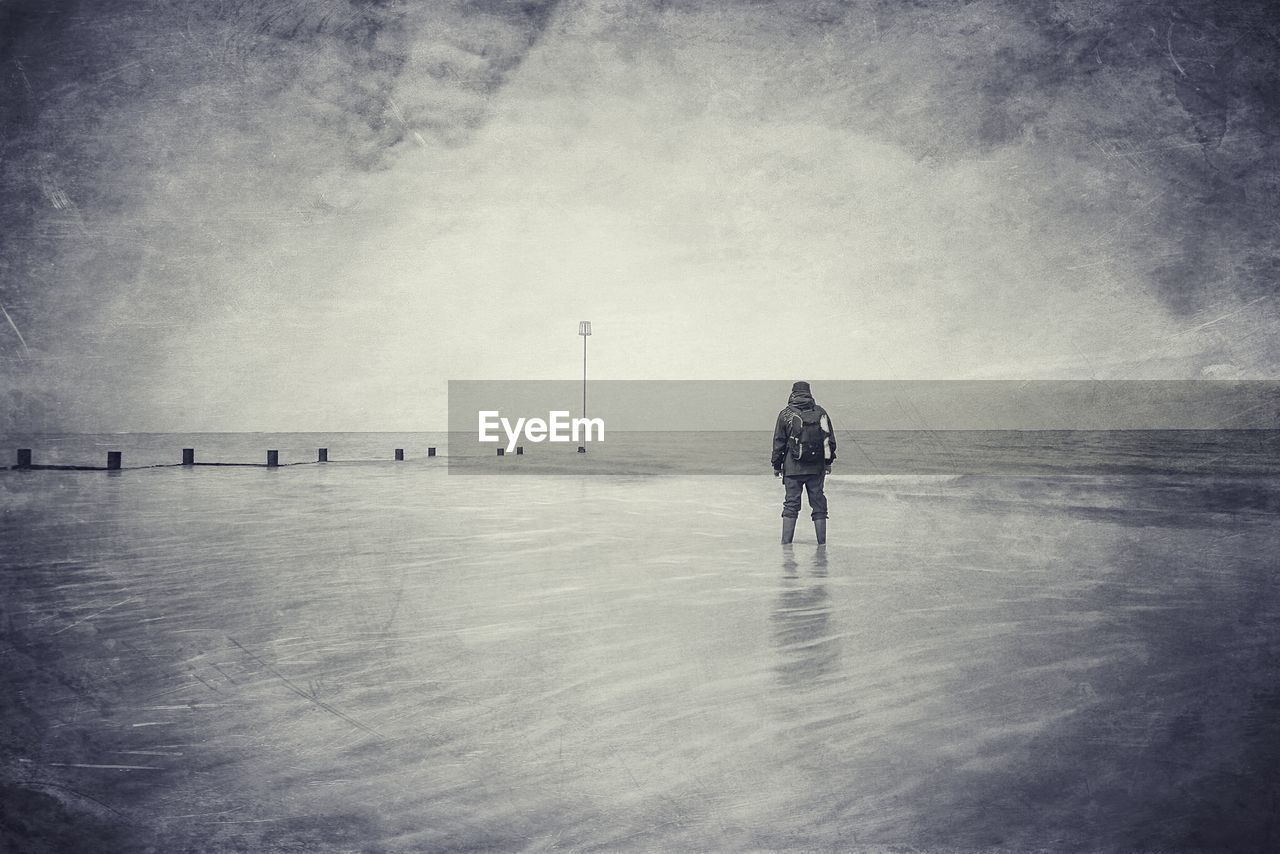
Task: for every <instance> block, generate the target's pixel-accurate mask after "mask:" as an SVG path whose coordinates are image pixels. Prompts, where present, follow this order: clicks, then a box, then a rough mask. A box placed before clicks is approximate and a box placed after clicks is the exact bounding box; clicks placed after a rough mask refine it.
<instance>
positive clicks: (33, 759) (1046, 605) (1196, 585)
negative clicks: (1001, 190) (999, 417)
mask: <svg viewBox="0 0 1280 854" xmlns="http://www.w3.org/2000/svg"><path fill="white" fill-rule="evenodd" d="M450 438H451V437H449V436H447V435H445V434H439V433H344V434H310V433H294V434H264V433H240V434H108V435H75V436H69V435H58V436H54V435H39V436H11V437H7V439H6V441H7V443H8V445H9V447H10V450H8V451H6V453H7V454H8V455H9V456H10V458H11V459H16V458H15V457H14V454H15V452H16V450H17V449H18V448H30V449H31V450H32V453H33V461H34V463H35V464H37V465H68V466H81V465H83V466H101V465H104V464H105V457H106V453H107V452H108V451H119V452H121V454H122V457H123V468H122V470H121V471H118V472H114V471H111V472H108V471H78V470H58V469H42V470H12V469H4V470H0V570H2V571H0V668H3V669H2V671H0V672H3V674H4V676H3V678H4V680H5V684H4V685H2V686H0V696H2V697H3V698H4V702H3V705H0V794H2V795H3V797H2V798H0V810H4V813H3V816H4V817H5V819H6V820H5V822H0V833H2V834H8V835H7V836H0V848H3V847H4V844H5V843H7V844H9V846H10V847H12V848H13V849H14V850H94V851H144V850H148V848H149V849H150V850H153V851H193V852H194V851H199V852H205V851H208V852H223V851H228V852H229V851H237V852H250V851H251V852H284V851H294V852H296V851H308V852H355V851H360V852H388V854H390V852H418V851H548V850H565V851H876V852H887V851H940V852H941V851H946V852H953V851H975V850H980V851H1000V852H1014V851H1018V852H1021V851H1062V852H1067V851H1072V852H1076V851H1096V852H1133V851H1272V850H1275V848H1276V843H1277V840H1280V807H1278V806H1277V805H1278V804H1280V688H1278V687H1277V686H1280V588H1278V586H1277V569H1280V566H1278V563H1277V555H1280V472H1278V471H1277V453H1276V452H1277V447H1278V445H1277V433H1275V432H1271V431H1228V432H1212V431H1172V432H1170V431H1164V432H1142V431H1123V432H1113V433H1087V434H1049V433H1012V432H1009V433H999V434H997V433H992V432H983V433H978V434H973V433H968V434H962V433H959V432H951V431H947V432H936V433H924V432H919V431H908V432H902V433H870V432H868V433H866V434H863V433H855V432H852V431H850V432H848V433H841V434H840V436H839V437H838V438H839V439H840V442H841V443H840V446H839V459H838V460H837V463H836V466H835V467H834V469H833V473H832V474H831V475H830V476H829V477H828V478H827V484H826V491H827V495H828V500H829V504H830V514H831V518H830V520H829V522H828V526H829V541H828V542H827V543H826V544H825V545H823V546H819V545H818V544H817V543H816V542H815V532H814V528H813V526H812V525H811V524H810V522H809V519H808V512H807V509H806V510H805V511H804V512H803V513H802V518H801V523H800V525H799V527H798V529H797V533H796V537H795V541H794V543H792V544H791V545H789V546H783V545H781V544H780V543H779V535H780V528H781V524H780V519H779V513H780V510H781V499H782V487H781V485H780V484H779V482H778V481H777V480H775V479H774V478H773V477H772V472H771V470H770V468H769V460H768V454H769V450H770V443H769V436H768V434H759V433H742V434H738V433H725V434H644V435H640V434H636V435H628V434H622V433H618V434H616V435H610V436H609V437H608V438H607V440H606V442H605V443H603V444H599V445H594V444H593V445H591V446H590V447H588V449H587V452H586V453H585V454H578V453H577V450H576V447H564V446H555V447H554V448H553V446H548V445H533V444H528V445H525V446H524V453H523V454H520V455H518V456H517V455H514V454H509V455H504V456H503V457H501V458H499V457H497V454H496V450H495V449H494V448H493V447H492V446H488V447H482V446H479V445H478V444H474V443H472V442H470V441H469V440H466V439H465V438H464V439H459V438H458V437H454V441H453V442H450V441H449V439H450ZM322 447H323V448H327V449H328V450H329V458H330V460H331V462H329V463H327V464H319V463H315V460H316V457H317V451H318V449H319V448H322ZM430 447H435V448H436V449H437V455H436V456H434V457H430V456H428V453H427V449H428V448H430ZM183 448H194V449H195V451H196V460H197V462H220V463H243V464H246V465H230V466H199V465H197V466H194V467H184V466H182V465H180V464H179V463H180V462H181V450H182V449H183ZM397 448H399V449H403V450H404V452H405V453H404V457H405V459H404V460H403V461H400V462H397V461H396V460H395V459H394V451H395V450H396V449H397ZM268 450H276V451H278V452H279V460H280V462H281V464H282V465H281V466H280V467H277V468H268V467H266V466H265V462H266V452H267V451H268ZM572 466H577V467H578V468H577V469H572V468H570V467H572ZM521 467H523V468H521ZM493 473H500V474H524V475H528V476H524V477H493V476H485V475H489V474H493ZM24 846H25V847H24Z"/></svg>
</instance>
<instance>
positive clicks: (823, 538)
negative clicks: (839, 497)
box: [813, 519, 827, 546]
mask: <svg viewBox="0 0 1280 854" xmlns="http://www.w3.org/2000/svg"><path fill="white" fill-rule="evenodd" d="M813 531H814V533H815V534H817V535H818V545H820V546H821V545H825V544H826V542H827V520H826V519H814V520H813Z"/></svg>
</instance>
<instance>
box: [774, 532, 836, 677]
mask: <svg viewBox="0 0 1280 854" xmlns="http://www.w3.org/2000/svg"><path fill="white" fill-rule="evenodd" d="M803 561H804V563H805V564H807V567H806V571H803V572H802V571H801V568H800V563H799V562H798V561H797V560H796V556H795V553H794V551H793V550H792V548H785V549H783V559H782V578H781V588H780V590H779V592H778V601H777V604H776V605H775V606H774V609H773V614H772V615H771V617H770V619H771V621H772V623H773V639H774V643H775V644H776V646H777V648H778V653H779V655H778V663H777V664H776V665H775V666H774V672H775V673H776V674H777V676H778V679H779V681H780V682H781V683H782V686H783V687H784V688H788V689H795V690H802V689H805V688H809V687H813V686H814V685H815V684H816V683H817V682H819V681H821V680H822V679H823V678H824V677H826V676H827V675H829V674H830V673H832V672H833V671H834V670H835V668H836V663H837V659H838V658H839V657H840V645H839V642H838V638H836V637H834V633H833V632H832V628H831V600H830V596H829V595H828V593H827V550H826V547H825V546H818V548H817V551H816V552H815V553H814V554H813V556H812V557H810V558H804V559H803Z"/></svg>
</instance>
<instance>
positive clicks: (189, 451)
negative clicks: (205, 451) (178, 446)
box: [182, 448, 196, 466]
mask: <svg viewBox="0 0 1280 854" xmlns="http://www.w3.org/2000/svg"><path fill="white" fill-rule="evenodd" d="M182 464H183V465H184V466H193V465H195V464H196V449H195V448H183V449H182Z"/></svg>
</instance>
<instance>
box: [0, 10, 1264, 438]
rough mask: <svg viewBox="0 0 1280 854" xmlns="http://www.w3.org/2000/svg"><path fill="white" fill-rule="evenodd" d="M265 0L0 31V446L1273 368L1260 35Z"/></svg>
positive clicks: (1126, 17) (1124, 22)
mask: <svg viewBox="0 0 1280 854" xmlns="http://www.w3.org/2000/svg"><path fill="white" fill-rule="evenodd" d="M248 5H249V6H253V8H252V9H249V10H244V9H237V8H236V4H230V3H226V4H213V3H194V2H191V3H182V2H177V0H174V1H173V2H168V3H163V2H162V3H142V2H136V3H102V4H90V5H89V6H76V5H74V4H69V3H61V4H60V3H34V2H32V3H25V2H7V3H3V4H0V9H4V10H5V14H7V16H8V17H7V18H6V19H5V20H4V21H3V22H0V33H4V34H5V35H4V37H3V38H4V39H5V41H4V43H3V45H2V48H3V51H4V54H3V58H4V62H5V65H4V75H5V76H4V83H5V86H6V89H5V101H4V109H5V113H4V115H3V117H2V118H3V119H4V120H5V125H6V127H7V128H8V129H7V130H6V131H5V133H6V137H5V146H6V147H5V160H4V166H5V173H4V176H3V181H4V182H5V185H4V187H3V188H0V189H5V190H7V191H8V197H9V200H8V201H6V202H5V203H4V208H3V214H4V217H5V221H6V222H7V223H8V224H9V228H8V229H7V232H6V234H7V236H6V237H5V238H4V246H3V258H2V259H0V260H2V261H3V267H2V268H0V271H2V272H3V274H4V278H3V283H2V284H0V305H3V306H4V307H5V313H6V315H7V316H5V317H0V358H3V360H4V361H3V365H4V366H5V370H6V375H5V378H4V380H3V386H0V392H2V393H4V394H5V395H6V399H7V401H9V403H10V405H9V406H8V407H6V409H7V412H6V415H5V420H4V421H2V422H0V427H7V428H8V429H11V430H25V429H83V430H157V431H158V430H341V429H352V430H360V429H369V430H406V429H437V428H441V427H443V425H444V422H445V411H444V410H445V406H446V383H447V381H448V380H451V379H453V380H458V379H553V378H565V379H571V378H575V377H578V376H580V372H581V367H582V366H581V357H582V352H581V343H582V340H581V339H580V338H579V337H578V336H577V335H576V334H575V333H576V331H577V323H578V321H579V320H581V319H590V320H592V321H593V323H594V329H595V335H594V336H593V337H592V339H591V342H590V347H591V351H590V355H591V373H592V376H595V377H599V378H609V379H731V378H741V379H787V380H789V379H792V378H802V377H803V378H807V379H811V380H815V381H817V380H822V379H831V380H846V379H848V380H851V379H925V378H942V379H976V378H990V379H1047V378H1061V379H1071V378H1075V379H1164V378H1167V379H1194V378H1274V377H1276V376H1277V375H1278V372H1277V368H1278V367H1280V358H1278V354H1280V351H1278V350H1277V346H1276V344H1275V341H1276V336H1275V334H1274V333H1275V332H1276V327H1277V306H1276V301H1275V297H1274V287H1275V274H1276V272H1277V267H1276V264H1275V261H1274V259H1275V257H1276V253H1275V250H1276V247H1277V233H1276V230H1277V227H1278V226H1277V224H1276V221H1275V215H1274V213H1275V198H1276V195H1275V194H1276V192H1277V188H1278V187H1280V184H1278V181H1277V177H1276V176H1277V175H1278V174H1280V168H1278V164H1280V158H1277V149H1276V141H1275V134H1276V132H1277V130H1278V129H1280V126H1278V125H1277V122H1276V118H1277V112H1278V109H1277V100H1276V95H1275V92H1276V91H1280V77H1278V76H1277V71H1276V69H1277V62H1276V57H1277V49H1276V45H1277V42H1276V39H1275V36H1274V33H1275V32H1276V31H1277V30H1276V26H1275V22H1274V21H1273V20H1271V18H1269V17H1268V14H1269V13H1268V12H1267V9H1268V6H1267V4H1262V3H1252V4H1241V3H1236V4H1230V3H1228V4H1215V3H1209V2H1187V3H1181V4H1176V3H1175V4H1167V3H1154V2H1153V3H1150V4H1144V3H1136V2H1135V3H1126V4H1114V6H1112V5H1108V4H1099V3H1096V2H1077V3H1071V2H1063V3H1052V4H1050V3H1020V2H974V3H966V4H960V3H951V2H939V3H933V4H898V3H891V2H881V3H847V4H846V3H834V2H832V3H818V2H786V3H758V4H725V3H662V4H657V3H647V2H646V3H640V2H633V3H628V2H608V3H605V2H566V3H562V4H558V5H557V4H551V3H549V4H541V5H540V4H507V3H501V2H490V3H458V2H453V3H428V4H421V5H420V6H415V7H413V8H411V9H407V10H406V9H405V8H402V7H400V6H397V5H394V4H391V5H383V4H378V3H359V2H355V0H341V2H339V0H330V1H329V2H322V0H313V2H283V0H276V2H263V3H260V4H248ZM19 335H21V338H19ZM772 415H773V413H772V412H767V413H765V414H764V418H765V420H766V421H768V420H769V419H770V418H772ZM766 426H767V424H766Z"/></svg>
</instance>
